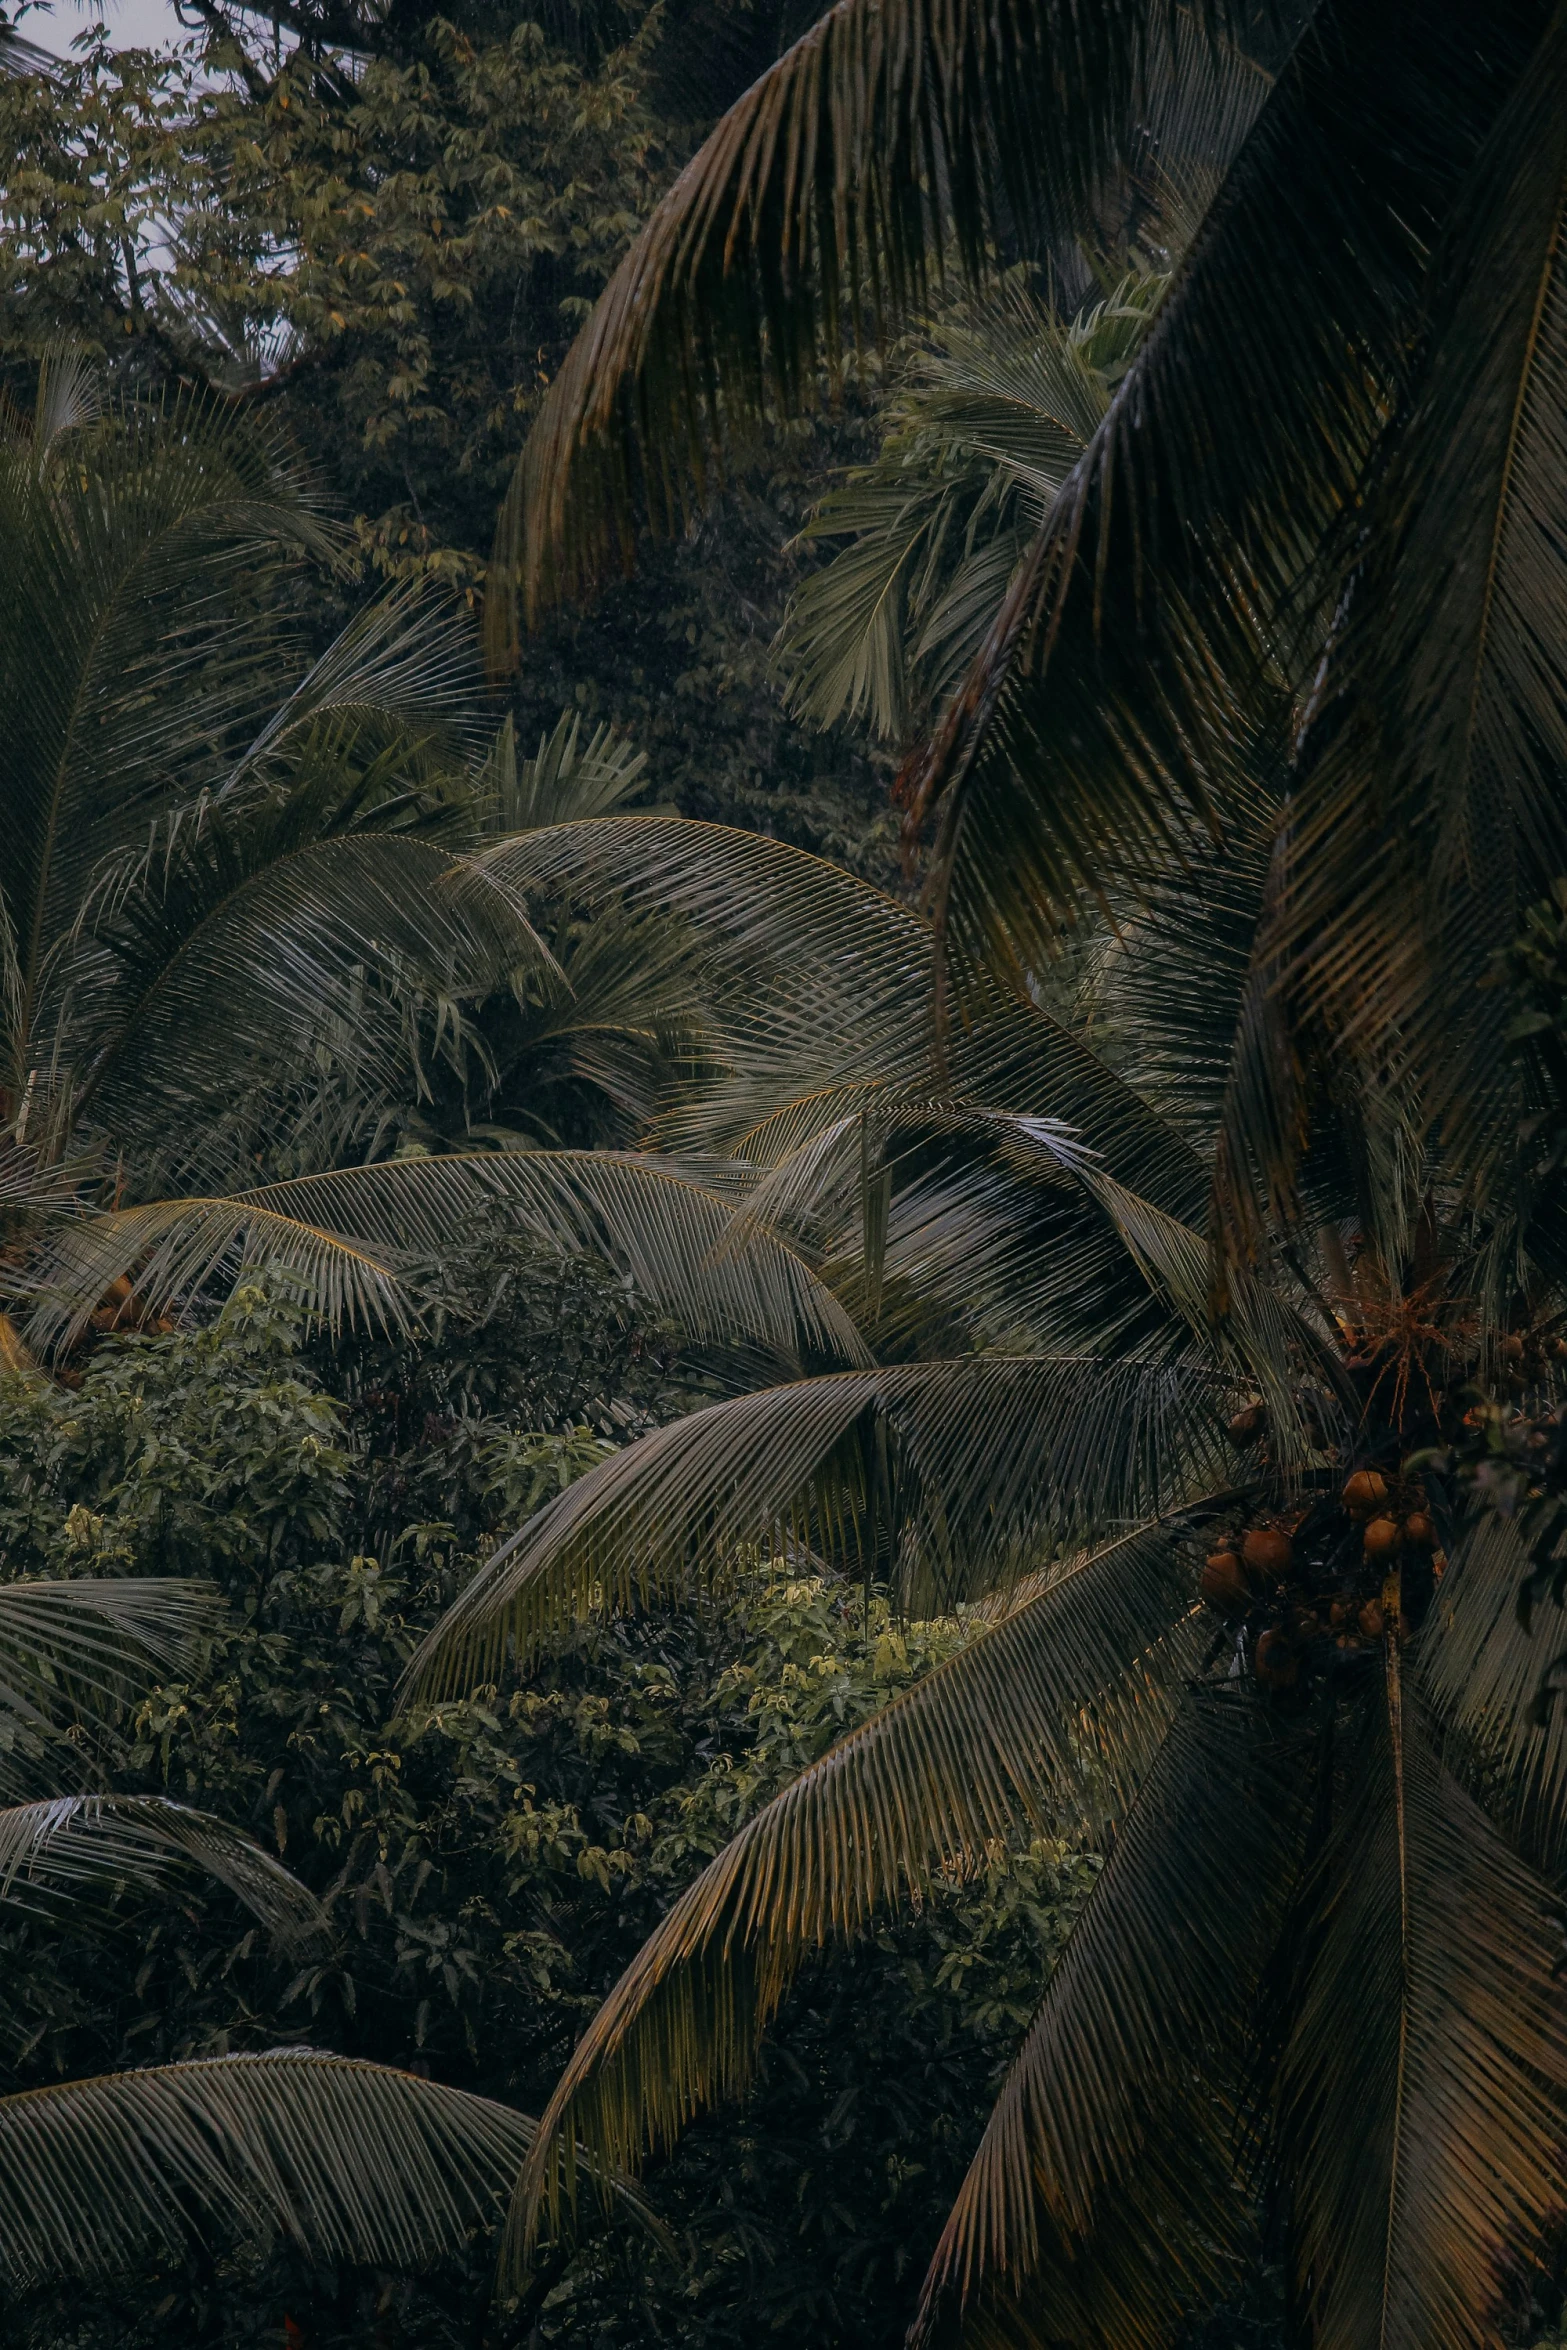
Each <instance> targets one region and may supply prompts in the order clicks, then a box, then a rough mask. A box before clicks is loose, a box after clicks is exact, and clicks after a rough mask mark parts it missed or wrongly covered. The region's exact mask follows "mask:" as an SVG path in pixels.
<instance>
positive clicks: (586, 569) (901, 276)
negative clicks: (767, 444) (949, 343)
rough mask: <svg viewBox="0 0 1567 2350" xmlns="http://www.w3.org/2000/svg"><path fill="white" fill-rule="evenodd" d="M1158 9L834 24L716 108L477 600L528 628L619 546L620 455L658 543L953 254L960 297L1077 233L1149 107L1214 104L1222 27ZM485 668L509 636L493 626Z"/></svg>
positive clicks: (533, 473)
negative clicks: (499, 597) (713, 476)
mask: <svg viewBox="0 0 1567 2350" xmlns="http://www.w3.org/2000/svg"><path fill="white" fill-rule="evenodd" d="M1193 16H1194V18H1195V20H1196V31H1195V37H1188V39H1187V40H1186V41H1185V42H1184V43H1183V42H1182V41H1181V38H1180V24H1181V19H1180V15H1179V13H1178V12H1177V11H1176V10H1175V9H1174V8H1170V7H1165V6H1163V5H1161V4H1160V0H1115V4H1114V5H1111V6H1108V7H1105V8H1101V9H1099V10H1097V11H1095V12H1094V13H1093V14H1092V15H1091V16H1084V15H1082V14H1081V13H1079V12H1076V11H1072V10H1069V9H1067V8H1064V7H1061V8H1058V7H1056V6H1054V5H1049V4H1047V5H1043V6H1040V7H1036V8H1032V9H1027V10H1025V9H1014V10H1009V11H1007V12H1005V13H1004V14H1003V15H1001V16H999V17H985V16H983V15H981V14H980V13H977V12H975V11H974V10H972V9H970V8H967V7H965V6H963V5H961V4H958V5H947V4H945V0H943V4H942V5H938V6H935V7H926V6H925V5H923V4H920V5H913V6H907V5H905V6H900V7H899V8H898V10H897V11H896V13H895V14H892V15H889V14H888V13H887V11H886V9H885V8H881V9H872V8H869V7H867V6H865V5H864V0H838V5H837V6H835V7H833V8H832V9H830V10H829V11H828V12H827V13H826V14H825V15H824V16H823V17H822V18H821V19H820V21H819V22H818V23H817V24H816V25H815V26H814V27H813V28H812V30H811V31H810V32H808V33H807V34H805V35H804V37H803V38H802V39H801V40H799V41H797V42H796V43H795V44H794V46H793V47H792V48H791V49H790V50H788V51H787V52H786V53H785V55H784V56H783V57H782V58H781V59H780V60H779V62H778V63H777V64H776V65H775V66H773V67H772V68H771V69H770V70H769V71H768V72H767V73H765V74H764V75H763V76H762V77H761V79H760V80H759V81H758V82H757V83H756V84H755V85H754V86H753V88H751V89H750V90H748V91H747V92H746V94H745V96H744V97H743V98H741V99H740V100H739V101H738V103H737V104H736V105H735V106H733V107H732V108H731V109H730V111H729V113H728V114H727V115H726V116H725V117H724V119H723V121H722V122H721V123H720V124H719V126H718V128H717V130H716V131H715V132H714V133H713V135H712V137H711V138H710V139H709V140H708V142H707V144H706V146H705V147H704V148H703V149H702V150H701V152H700V153H699V154H698V155H697V156H696V158H695V159H694V160H693V162H692V163H691V164H690V165H688V166H687V168H686V170H685V171H684V172H683V173H682V175H681V177H680V179H679V180H677V182H676V183H675V186H674V187H673V188H672V189H671V191H670V193H669V194H668V195H667V196H666V197H665V199H664V201H663V203H662V204H661V205H660V206H659V207H658V209H657V211H656V212H655V213H654V215H653V218H652V219H651V221H650V222H649V223H648V226H647V227H646V228H645V229H644V230H643V232H642V234H641V236H640V237H639V238H638V239H637V241H636V243H635V244H634V245H633V247H632V249H631V251H630V253H629V254H628V255H627V257H626V259H625V261H623V262H622V264H621V266H620V268H619V269H618V271H617V272H616V274H615V276H614V278H613V279H612V280H611V282H610V285H609V287H608V289H607V290H606V292H605V294H604V295H603V297H602V298H601V300H600V302H599V305H598V307H597V309H596V310H595V311H594V313H593V316H592V318H591V319H590V320H589V322H588V324H587V326H586V327H585V328H584V329H583V331H582V333H581V334H580V335H579V337H578V339H577V341H576V343H575V344H574V345H573V347H572V350H571V352H570V354H569V355H568V357H567V360H566V363H565V365H564V367H563V368H562V370H561V372H560V374H559V375H558V376H557V377H556V379H555V382H554V384H553V385H552V387H551V390H550V394H549V397H548V400H547V402H546V404H545V407H544V410H543V412H542V414H541V416H540V418H539V421H538V423H537V424H536V426H535V428H534V430H533V432H532V434H531V435H530V438H529V441H528V445H527V448H526V450H525V452H524V456H523V461H522V465H521V468H520V469H519V473H518V476H517V479H516V482H515V483H514V486H513V490H512V494H511V498H510V500H509V501H508V506H507V509H506V512H505V514H504V515H503V518H502V526H501V531H500V535H499V539H498V543H497V550H496V561H495V566H494V569H495V574H496V576H497V578H498V579H502V580H503V579H504V578H505V577H506V575H507V573H508V572H509V571H511V570H512V569H514V567H515V565H516V562H517V559H518V557H519V555H520V557H521V570H522V577H523V583H524V591H525V596H526V600H527V604H528V607H529V610H530V611H532V610H533V609H534V608H535V607H536V606H537V605H539V604H540V603H542V602H544V601H546V600H548V599H549V598H551V597H553V596H555V595H558V594H561V593H566V594H571V593H574V592H577V591H578V590H580V588H582V587H583V586H587V585H591V584H592V583H593V582H594V581H595V580H596V579H597V578H599V577H602V576H603V575H604V573H605V572H606V571H607V570H608V569H609V568H610V567H611V566H613V564H614V563H615V562H616V561H617V559H619V558H621V557H622V556H623V553H624V551H625V550H626V549H627V547H628V546H629V516H630V511H631V507H632V503H633V499H632V489H633V467H632V458H631V450H632V448H633V447H634V448H635V450H636V451H637V454H638V457H639V459H640V474H641V480H640V486H641V488H642V490H643V493H644V495H645V497H646V500H647V502H648V503H649V505H650V506H651V509H652V511H653V513H654V516H655V518H656V519H659V520H663V519H664V518H666V517H667V516H668V515H669V514H670V513H671V512H679V511H680V509H681V504H682V499H683V495H684V493H685V490H686V485H687V484H688V483H691V482H693V481H694V483H695V484H696V486H697V489H698V493H699V494H700V488H701V485H702V482H703V480H704V478H705V474H706V472H707V470H708V469H709V466H710V464H711V461H712V456H713V449H714V444H715V443H720V444H721V442H722V441H723V439H724V438H725V437H729V438H734V437H736V436H744V435H745V434H746V432H747V431H748V430H752V429H754V428H755V427H756V426H757V425H759V424H760V423H761V422H763V421H764V420H765V419H767V418H768V417H770V416H772V415H774V414H778V413H782V414H786V415H787V414H791V413H798V411H799V410H800V408H801V407H802V405H804V404H805V403H806V402H808V401H810V400H813V399H814V398H815V396H816V392H817V373H818V368H819V366H820V364H821V361H822V360H823V358H825V359H826V361H827V364H828V367H829V369H830V370H834V371H835V370H836V368H837V366H838V364H839V361H840V359H841V355H842V351H843V347H844V345H845V343H846V342H848V341H850V340H855V339H858V338H859V336H860V335H861V333H862V330H863V327H864V325H865V324H866V323H867V312H869V313H870V314H871V316H872V317H873V318H874V319H875V321H876V323H877V325H878V327H879V325H880V323H881V322H882V321H883V320H884V319H887V318H898V317H901V316H906V315H907V313H908V310H909V307H910V305H911V304H912V303H915V302H917V301H919V299H920V298H921V297H922V296H923V294H924V292H925V289H926V286H927V284H928V282H929V280H930V278H931V277H932V275H933V274H934V273H935V272H936V271H938V270H939V268H940V266H941V263H942V259H943V256H944V254H945V253H946V252H947V251H948V249H949V247H950V245H951V244H952V243H954V242H955V244H956V247H957V251H958V254H959V257H960V259H961V263H962V266H963V267H964V269H965V270H966V272H967V274H968V275H969V276H970V277H971V278H978V277H979V276H980V275H981V274H982V273H983V269H984V266H985V259H986V252H987V245H988V243H989V241H990V239H991V238H992V236H999V234H1000V233H1001V229H1002V222H1003V219H1005V221H1006V223H1007V224H1008V226H1010V227H1015V226H1016V225H1017V224H1019V223H1021V224H1023V225H1024V227H1025V230H1026V231H1027V232H1030V233H1031V234H1032V238H1033V240H1034V241H1033V250H1034V251H1036V252H1042V251H1044V250H1046V249H1047V248H1048V245H1049V243H1050V241H1051V240H1052V239H1054V238H1057V237H1060V238H1062V239H1063V240H1065V239H1069V238H1070V237H1071V236H1072V235H1073V234H1075V233H1080V232H1083V231H1087V230H1090V229H1091V228H1092V227H1093V226H1094V224H1095V223H1096V221H1097V219H1098V217H1099V214H1100V210H1101V207H1102V205H1103V203H1104V200H1105V194H1106V184H1107V181H1113V179H1114V176H1115V172H1116V168H1117V166H1118V165H1119V166H1120V167H1121V168H1122V169H1124V168H1125V167H1126V165H1127V164H1128V162H1129V161H1130V160H1131V158H1132V155H1133V153H1134V151H1135V148H1136V145H1137V127H1138V121H1139V116H1140V115H1141V117H1142V119H1143V120H1144V121H1146V120H1147V116H1148V112H1149V93H1150V87H1151V85H1155V84H1157V83H1158V82H1159V81H1160V80H1161V79H1167V78H1169V76H1170V75H1171V74H1172V73H1173V72H1176V71H1179V72H1181V73H1183V74H1184V75H1186V76H1188V77H1191V78H1193V79H1196V78H1200V77H1203V76H1204V75H1206V77H1207V79H1208V80H1209V81H1210V82H1211V83H1213V84H1215V85H1219V84H1222V81H1223V69H1222V64H1221V62H1220V59H1219V56H1218V54H1217V51H1216V48H1215V46H1214V45H1213V44H1212V42H1211V40H1210V38H1209V36H1210V35H1211V34H1212V33H1213V32H1214V31H1215V29H1216V28H1218V27H1220V26H1222V25H1223V24H1224V23H1225V22H1227V21H1228V12H1226V11H1224V10H1222V9H1220V8H1203V9H1201V10H1199V11H1194V12H1193ZM494 620H495V627H496V633H495V638H494V651H495V652H496V653H497V654H499V653H502V652H503V651H504V649H505V643H506V636H505V626H504V621H505V614H504V609H501V610H498V611H497V612H496V614H495V616H494Z"/></svg>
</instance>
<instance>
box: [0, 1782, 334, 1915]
mask: <svg viewBox="0 0 1567 2350" xmlns="http://www.w3.org/2000/svg"><path fill="white" fill-rule="evenodd" d="M180 1863H184V1864H185V1865H186V1866H188V1867H194V1868H198V1869H201V1870H204V1871H205V1872H206V1874H207V1875H208V1876H210V1877H214V1878H216V1880H217V1881H218V1883H219V1884H222V1885H226V1886H227V1887H228V1889H229V1891H230V1892H231V1893H233V1894H235V1895H236V1896H237V1898H238V1899H239V1900H241V1901H242V1902H243V1903H244V1904H245V1906H246V1908H247V1909H248V1910H250V1912H251V1914H252V1915H253V1916H254V1917H256V1918H258V1919H259V1920H260V1922H261V1923H262V1925H264V1926H265V1927H266V1928H267V1930H268V1932H269V1933H271V1934H273V1935H274V1936H276V1938H277V1939H278V1940H279V1941H280V1942H283V1943H285V1944H291V1945H293V1946H295V1947H302V1946H304V1945H306V1944H309V1943H312V1942H318V1943H326V1942H327V1941H329V1940H330V1937H331V1926H330V1922H329V1920H328V1918H327V1915H326V1912H325V1911H324V1910H323V1909H322V1907H321V1905H320V1903H319V1902H318V1901H317V1900H316V1898H315V1896H314V1894H312V1893H311V1892H309V1891H308V1890H307V1888H306V1887H305V1886H303V1885H301V1884H300V1882H299V1880H298V1879H297V1878H296V1877H293V1876H291V1875H290V1874H289V1872H288V1870H287V1869H285V1868H284V1867H283V1866H282V1865H281V1863H280V1862H278V1861H276V1860H274V1859H273V1858H272V1856H271V1855H270V1854H269V1853H267V1852H265V1851H263V1850H262V1848H261V1846H260V1845H259V1844H257V1843H255V1842H254V1840H253V1839H252V1838H251V1837H249V1836H247V1835H245V1834H244V1833H243V1831H242V1830H240V1829H238V1828H235V1827H233V1826H231V1825H230V1823H229V1822H228V1821H227V1820H220V1819H216V1818H214V1817H213V1815H212V1814H211V1813H209V1812H200V1811H194V1810H192V1809H191V1808H190V1806H189V1805H187V1804H182V1803H173V1802H170V1801H169V1800H168V1799H167V1798H166V1797H164V1796H157V1795H53V1796H49V1797H47V1798H46V1799H44V1800H43V1801H41V1802H36V1803H22V1804H13V1805H11V1806H9V1807H8V1808H7V1809H5V1810H0V1906H3V1905H9V1906H10V1907H11V1908H13V1909H36V1910H41V1911H43V1912H44V1914H46V1915H49V1914H55V1913H57V1910H58V1905H59V1904H60V1903H61V1902H69V1903H72V1904H73V1908H72V1913H71V1914H72V1915H73V1917H79V1918H80V1922H81V1923H82V1924H84V1925H85V1923H86V1917H85V1915H84V1914H83V1913H82V1912H81V1910H80V1908H79V1905H80V1903H81V1901H82V1897H83V1896H84V1895H85V1894H87V1893H88V1892H89V1891H91V1890H92V1889H93V1888H95V1887H96V1888H99V1889H102V1890H104V1891H108V1892H113V1891H116V1890H118V1889H119V1888H121V1887H122V1886H128V1887H130V1888H132V1889H136V1890H141V1891H156V1890H157V1889H158V1888H159V1887H161V1886H162V1885H164V1884H165V1883H166V1882H167V1880H168V1878H169V1876H170V1874H171V1872H172V1871H173V1870H174V1869H175V1868H176V1867H177V1866H178V1865H179V1864H180Z"/></svg>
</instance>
